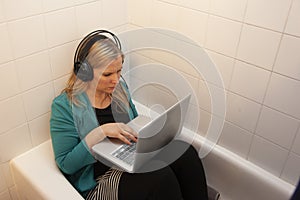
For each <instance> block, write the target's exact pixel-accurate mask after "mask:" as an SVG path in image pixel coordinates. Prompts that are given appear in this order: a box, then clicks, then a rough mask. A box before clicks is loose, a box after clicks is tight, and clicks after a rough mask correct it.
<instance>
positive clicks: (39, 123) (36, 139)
mask: <svg viewBox="0 0 300 200" xmlns="http://www.w3.org/2000/svg"><path fill="white" fill-rule="evenodd" d="M49 121H50V113H46V114H45V115H42V116H40V117H38V118H35V119H34V120H32V121H30V122H29V124H28V125H29V130H30V133H31V139H32V145H33V146H36V145H39V144H41V143H42V142H45V141H46V140H48V139H50V124H49Z"/></svg>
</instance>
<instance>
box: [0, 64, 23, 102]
mask: <svg viewBox="0 0 300 200" xmlns="http://www.w3.org/2000/svg"><path fill="white" fill-rule="evenodd" d="M7 85H9V86H10V87H9V88H8V87H7ZM0 91H1V93H0V100H2V99H5V98H8V97H11V96H13V95H16V94H18V92H19V91H20V88H19V84H18V77H17V73H16V69H15V65H14V62H8V63H5V64H3V65H0Z"/></svg>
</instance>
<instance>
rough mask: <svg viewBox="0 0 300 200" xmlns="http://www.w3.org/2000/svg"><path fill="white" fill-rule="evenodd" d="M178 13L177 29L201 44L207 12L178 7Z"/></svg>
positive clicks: (203, 37) (203, 39)
mask: <svg viewBox="0 0 300 200" xmlns="http://www.w3.org/2000/svg"><path fill="white" fill-rule="evenodd" d="M178 15H179V16H180V17H179V18H178V20H177V30H178V31H179V32H180V33H182V34H184V35H185V36H186V37H188V38H190V39H192V40H193V41H195V43H197V44H198V45H200V46H203V45H204V41H205V32H206V24H207V20H208V14H205V13H201V12H198V11H194V10H190V9H187V8H179V11H178ZM187 22H188V23H187ZM195 24H197V26H195Z"/></svg>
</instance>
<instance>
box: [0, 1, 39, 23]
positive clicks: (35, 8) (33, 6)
mask: <svg viewBox="0 0 300 200" xmlns="http://www.w3.org/2000/svg"><path fill="white" fill-rule="evenodd" d="M17 5H18V6H17ZM3 6H4V7H5V10H4V11H5V15H6V19H7V20H8V21H11V20H14V19H20V18H25V17H28V16H31V15H36V14H40V13H42V11H43V4H42V0H23V1H18V0H3Z"/></svg>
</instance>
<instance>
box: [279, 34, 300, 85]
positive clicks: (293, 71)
mask: <svg viewBox="0 0 300 200" xmlns="http://www.w3.org/2000/svg"><path fill="white" fill-rule="evenodd" d="M298 52H300V38H299V37H293V36H289V35H284V36H283V38H282V41H281V44H280V48H279V52H278V55H277V59H276V62H275V66H274V69H273V70H274V71H275V72H278V73H280V74H283V75H286V76H289V77H292V78H295V79H297V80H300V67H299V66H300V57H299V55H298Z"/></svg>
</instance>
